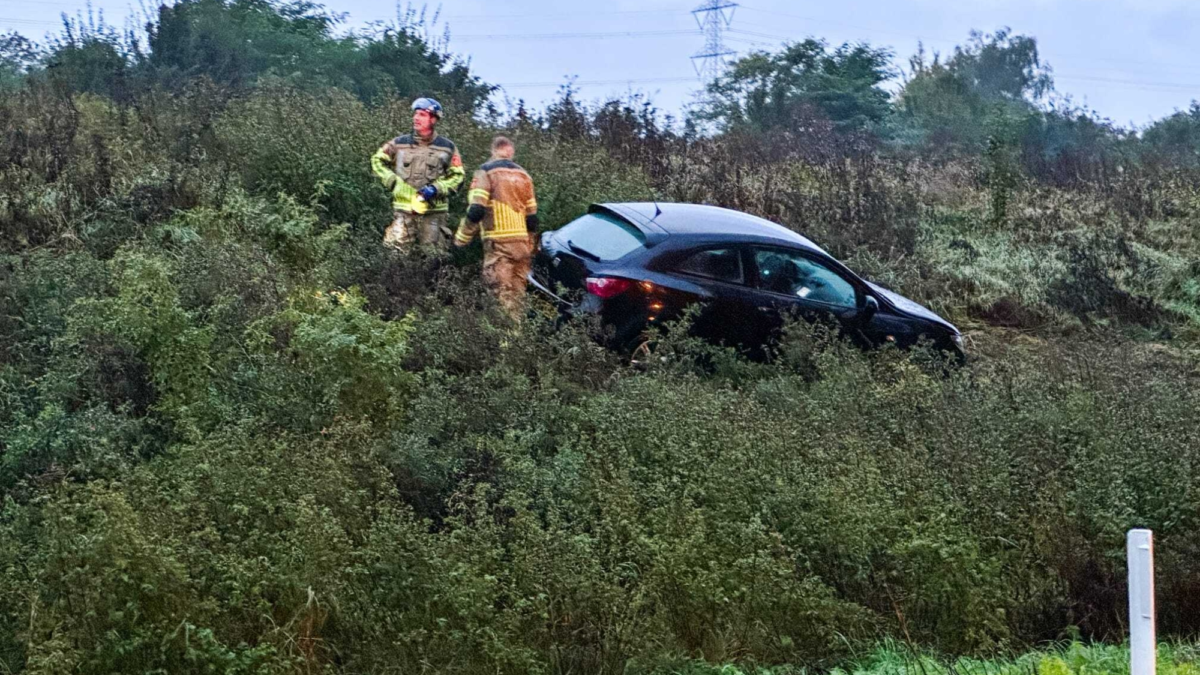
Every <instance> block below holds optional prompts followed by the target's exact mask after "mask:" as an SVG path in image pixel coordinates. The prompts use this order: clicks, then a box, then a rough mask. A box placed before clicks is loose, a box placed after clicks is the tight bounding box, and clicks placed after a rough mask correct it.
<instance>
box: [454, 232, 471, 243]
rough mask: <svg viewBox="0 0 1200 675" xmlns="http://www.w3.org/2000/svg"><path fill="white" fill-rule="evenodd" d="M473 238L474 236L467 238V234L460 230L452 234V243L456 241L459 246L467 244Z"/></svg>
mask: <svg viewBox="0 0 1200 675" xmlns="http://www.w3.org/2000/svg"><path fill="white" fill-rule="evenodd" d="M474 238H475V236H474V235H471V236H468V235H467V233H466V232H463V231H462V230H459V231H458V232H455V233H454V241H457V242H458V243H460V244H469V243H471V240H472V239H474Z"/></svg>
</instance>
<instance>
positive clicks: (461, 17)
mask: <svg viewBox="0 0 1200 675" xmlns="http://www.w3.org/2000/svg"><path fill="white" fill-rule="evenodd" d="M4 1H5V0H0V2H4ZM682 11H686V9H685V8H683V7H680V8H679V9H630V10H617V11H601V12H558V13H544V14H490V15H478V14H456V15H448V16H445V17H440V18H444V19H445V20H447V21H464V22H471V21H496V20H501V19H549V18H555V19H561V18H585V17H596V16H628V15H632V14H677V13H679V12H682Z"/></svg>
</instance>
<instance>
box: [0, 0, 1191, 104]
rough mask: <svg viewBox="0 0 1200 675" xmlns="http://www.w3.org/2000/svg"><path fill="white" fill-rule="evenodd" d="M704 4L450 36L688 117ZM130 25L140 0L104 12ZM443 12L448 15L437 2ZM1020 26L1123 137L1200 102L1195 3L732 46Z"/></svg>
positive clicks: (950, 37)
mask: <svg viewBox="0 0 1200 675" xmlns="http://www.w3.org/2000/svg"><path fill="white" fill-rule="evenodd" d="M701 1H702V0H690V1H683V2H681V1H680V0H612V1H609V2H602V1H599V0H597V1H596V2H592V3H585V2H572V3H568V2H554V1H552V0H446V1H445V2H443V3H441V5H440V6H441V18H440V22H439V26H438V28H439V32H440V29H441V28H443V27H445V26H446V25H448V26H449V28H450V32H451V42H450V48H451V50H452V51H454V52H455V53H457V54H460V55H462V56H463V57H466V58H470V60H471V64H472V67H473V69H474V71H475V72H476V73H477V74H479V75H480V76H482V77H483V78H484V79H485V80H486V81H488V82H491V83H495V84H501V85H504V87H505V91H506V93H507V94H508V95H509V96H510V97H511V98H514V99H515V98H524V99H525V100H527V101H528V102H529V103H530V104H532V105H535V106H537V105H539V104H542V103H545V102H546V101H548V100H551V99H552V98H553V97H554V95H555V93H556V87H557V86H558V85H560V84H561V83H563V82H565V81H566V78H567V77H575V78H577V84H578V88H579V89H580V91H581V93H582V94H583V97H584V98H585V99H589V100H590V99H599V98H602V97H606V96H609V95H613V94H618V95H620V94H624V93H627V92H629V91H636V92H641V93H645V94H649V95H651V96H652V98H653V100H654V101H655V103H656V104H657V105H658V106H659V108H661V109H663V110H665V111H668V112H674V113H677V112H678V111H679V110H680V109H681V108H682V107H683V106H684V105H685V104H686V103H687V102H688V101H690V100H692V96H693V94H694V93H695V91H696V90H697V89H698V86H699V81H698V79H697V77H696V73H695V71H694V70H693V65H692V60H691V59H690V58H689V57H690V56H691V55H692V54H695V53H697V52H699V51H701V50H702V49H703V47H704V39H703V36H702V35H701V34H700V32H699V30H698V28H697V25H696V20H695V17H693V15H692V13H691V10H692V9H693V8H695V7H696V6H698V5H699V4H701ZM93 6H94V7H96V8H99V9H103V10H104V11H105V15H106V18H107V19H108V20H109V22H110V23H115V24H117V25H121V24H122V23H123V22H124V20H125V17H127V16H128V15H130V14H131V7H136V0H135V1H134V2H133V3H131V2H130V0H93ZM428 6H429V8H430V10H432V9H435V8H437V7H438V4H437V3H429V5H428ZM82 7H84V3H82V2H71V1H70V0H0V31H6V30H12V29H15V30H18V31H20V32H22V33H24V34H25V35H27V36H30V37H34V38H40V37H42V36H44V35H45V34H46V33H47V31H54V30H55V28H56V25H57V24H58V21H59V19H58V17H59V15H60V14H61V13H62V12H64V11H66V12H69V13H72V14H74V13H75V12H76V11H78V10H79V9H80V8H82ZM327 7H328V8H329V9H330V10H332V11H335V12H344V13H346V14H348V22H347V24H346V25H347V26H350V27H355V26H361V25H363V24H365V23H366V22H367V21H371V20H380V19H384V20H386V19H390V18H393V17H395V15H396V11H397V10H396V6H395V5H394V4H393V3H391V2H382V1H379V2H372V1H370V0H330V2H329V4H327ZM1002 26H1009V27H1011V28H1012V30H1013V32H1015V33H1019V34H1025V35H1032V36H1034V37H1036V38H1037V39H1038V43H1039V45H1040V48H1041V54H1042V58H1043V60H1044V61H1045V62H1047V63H1049V64H1050V65H1051V66H1052V67H1053V69H1054V76H1055V82H1056V85H1057V89H1058V91H1059V92H1060V93H1065V94H1070V95H1071V97H1072V98H1073V99H1074V101H1075V103H1077V104H1085V105H1087V106H1088V107H1090V108H1093V109H1095V110H1096V111H1097V112H1099V113H1100V114H1101V115H1103V116H1105V117H1108V118H1111V119H1112V120H1113V121H1115V122H1117V123H1119V124H1122V125H1126V126H1128V125H1137V126H1145V125H1146V124H1147V123H1149V122H1150V121H1152V120H1154V119H1157V118H1160V117H1163V116H1165V115H1168V114H1170V113H1172V112H1174V111H1176V110H1179V109H1186V108H1187V107H1188V105H1189V103H1190V102H1191V101H1192V100H1193V99H1200V34H1198V32H1197V31H1198V30H1200V3H1198V2H1195V0H1191V1H1186V0H1008V1H1005V0H976V2H973V3H963V2H948V1H939V0H839V1H838V2H801V1H795V0H793V1H787V0H748V2H745V3H740V5H739V6H738V7H737V8H736V10H733V15H732V23H731V25H730V30H728V31H726V33H725V35H724V37H725V40H726V47H727V48H729V49H732V50H736V51H738V52H739V53H743V54H744V53H746V52H748V51H750V50H753V49H755V48H759V49H764V48H765V49H771V48H775V47H778V46H779V45H780V44H781V43H782V42H784V41H786V40H799V39H803V38H805V37H809V36H815V37H821V38H825V39H826V40H828V41H829V42H830V43H832V44H839V43H841V42H844V41H852V42H854V41H866V42H869V43H871V44H873V45H878V46H887V47H890V48H891V49H892V50H893V51H894V52H895V54H896V63H897V64H898V65H901V66H906V65H907V61H908V57H909V56H911V55H912V54H913V53H914V52H915V51H916V50H917V45H918V43H920V42H923V43H924V44H925V46H926V49H927V50H928V51H931V52H932V51H942V52H944V53H948V52H950V51H951V50H952V49H953V47H954V45H956V44H961V43H962V42H963V41H964V40H965V39H966V37H967V34H968V32H969V31H970V30H971V29H972V28H975V29H980V30H985V31H991V30H995V29H996V28H999V27H1002Z"/></svg>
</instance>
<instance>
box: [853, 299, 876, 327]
mask: <svg viewBox="0 0 1200 675" xmlns="http://www.w3.org/2000/svg"><path fill="white" fill-rule="evenodd" d="M878 312H879V301H878V300H876V299H875V297H874V296H871V295H868V296H867V298H866V299H865V300H863V306H862V309H861V310H859V312H858V316H859V318H860V319H862V321H863V322H864V323H865V322H867V321H870V320H871V318H872V317H874V316H875V314H877V313H878Z"/></svg>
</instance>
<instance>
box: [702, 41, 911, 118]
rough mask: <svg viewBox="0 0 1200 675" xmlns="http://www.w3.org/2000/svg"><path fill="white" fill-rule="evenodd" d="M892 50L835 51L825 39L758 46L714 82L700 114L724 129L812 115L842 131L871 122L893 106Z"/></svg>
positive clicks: (852, 48)
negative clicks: (888, 85) (777, 47)
mask: <svg viewBox="0 0 1200 675" xmlns="http://www.w3.org/2000/svg"><path fill="white" fill-rule="evenodd" d="M890 60H891V53H890V52H889V51H888V50H886V49H875V48H872V47H870V46H869V45H866V44H859V45H854V46H851V45H850V44H844V45H842V46H840V47H838V48H837V49H834V50H832V51H830V50H829V47H828V45H826V44H825V43H824V42H822V41H820V40H814V39H811V38H810V39H808V40H804V41H803V42H798V43H794V44H790V45H788V46H786V47H785V48H784V49H783V50H782V51H780V52H779V53H778V54H768V53H766V52H756V53H754V54H751V55H750V56H746V57H743V58H742V59H739V60H738V61H737V62H736V63H734V64H733V67H732V68H730V69H729V72H728V73H726V74H725V75H722V76H721V77H720V78H718V79H717V80H716V81H715V82H713V83H712V84H711V85H710V86H709V91H708V95H709V101H710V102H709V103H708V104H707V107H706V109H705V110H704V112H703V113H702V114H701V115H700V118H701V119H704V120H707V121H714V122H718V123H719V124H720V126H721V127H722V128H724V129H731V128H738V127H742V126H749V127H750V128H753V129H756V130H760V131H767V132H770V131H773V130H779V129H789V128H793V127H796V126H799V125H801V124H803V123H804V122H805V121H806V119H807V118H809V117H812V116H817V117H824V118H827V119H829V120H830V121H832V122H833V125H834V128H836V129H837V130H839V131H854V130H861V129H864V128H868V127H870V126H872V125H875V124H878V123H879V122H881V121H882V120H883V119H884V118H885V117H886V116H887V115H888V112H889V104H888V93H887V92H886V91H885V90H884V89H883V88H881V87H880V85H881V84H882V83H883V82H884V81H885V80H887V79H888V77H890V75H891V72H890V65H889V64H890Z"/></svg>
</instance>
